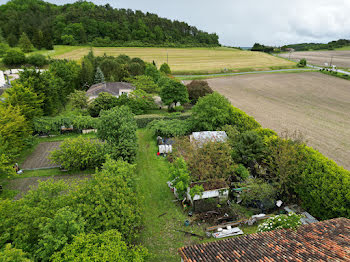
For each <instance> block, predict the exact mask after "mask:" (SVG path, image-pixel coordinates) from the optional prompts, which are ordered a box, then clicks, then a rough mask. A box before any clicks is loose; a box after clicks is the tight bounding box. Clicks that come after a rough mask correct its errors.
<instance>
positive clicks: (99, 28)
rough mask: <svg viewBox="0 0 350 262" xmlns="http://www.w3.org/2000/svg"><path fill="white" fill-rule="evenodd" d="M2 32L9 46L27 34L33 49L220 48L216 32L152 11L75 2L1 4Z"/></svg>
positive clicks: (38, 0)
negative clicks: (64, 3)
mask: <svg viewBox="0 0 350 262" xmlns="http://www.w3.org/2000/svg"><path fill="white" fill-rule="evenodd" d="M0 30H2V32H3V36H4V38H5V39H6V40H7V42H8V44H9V45H10V46H11V47H13V46H16V45H17V44H18V42H19V39H20V37H21V35H22V34H23V33H25V34H26V35H27V36H28V38H29V39H30V41H31V42H32V44H33V45H34V47H36V48H37V49H41V48H45V49H52V48H53V45H54V44H64V45H87V44H92V45H94V46H144V45H145V46H218V45H219V41H218V36H217V35H216V34H215V33H213V34H209V33H207V32H204V31H201V30H199V29H197V28H196V27H194V26H190V25H188V24H187V23H185V22H180V21H177V20H174V21H171V20H169V19H166V18H161V17H159V16H158V15H156V14H152V13H148V12H147V13H143V12H141V11H133V10H131V9H116V8H112V7H111V6H110V5H109V4H106V5H104V6H102V5H95V4H93V3H91V2H86V1H77V2H76V3H73V4H66V5H62V6H58V5H54V4H51V3H46V2H44V1H41V0H12V1H9V2H8V3H7V4H5V5H2V6H0Z"/></svg>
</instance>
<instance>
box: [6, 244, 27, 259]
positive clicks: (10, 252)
mask: <svg viewBox="0 0 350 262" xmlns="http://www.w3.org/2000/svg"><path fill="white" fill-rule="evenodd" d="M0 261H1V262H31V261H32V260H30V259H29V258H28V254H26V253H24V252H23V251H22V250H21V249H17V248H14V247H12V246H11V244H6V245H5V249H4V250H2V251H0Z"/></svg>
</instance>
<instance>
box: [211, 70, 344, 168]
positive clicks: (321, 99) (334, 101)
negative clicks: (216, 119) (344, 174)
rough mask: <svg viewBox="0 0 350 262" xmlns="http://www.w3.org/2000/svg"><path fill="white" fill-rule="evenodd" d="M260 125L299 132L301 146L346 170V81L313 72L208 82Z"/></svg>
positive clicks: (241, 77)
mask: <svg viewBox="0 0 350 262" xmlns="http://www.w3.org/2000/svg"><path fill="white" fill-rule="evenodd" d="M208 82H209V85H210V86H211V87H212V88H213V89H214V90H215V91H218V92H220V93H221V94H223V95H224V96H225V97H227V98H228V99H229V100H230V101H231V103H232V105H233V106H235V107H238V108H240V109H242V110H243V111H245V112H246V113H248V114H249V115H251V116H253V117H254V118H255V119H256V120H257V121H258V122H259V123H261V124H262V126H263V127H265V128H270V129H273V130H275V131H276V132H277V133H281V132H283V131H285V130H289V131H294V130H299V131H301V132H302V133H303V134H304V136H305V137H306V141H307V144H308V145H310V146H312V147H313V148H315V149H316V150H318V151H320V152H321V153H322V154H324V155H325V156H327V157H329V158H331V159H333V160H334V161H335V162H337V163H338V164H339V165H342V166H344V167H345V168H347V169H350V162H349V155H350V117H349V112H350V102H349V101H350V81H349V80H344V79H339V78H336V77H332V76H328V75H324V74H320V73H317V72H309V73H294V74H259V75H241V76H234V77H226V78H216V79H210V80H208Z"/></svg>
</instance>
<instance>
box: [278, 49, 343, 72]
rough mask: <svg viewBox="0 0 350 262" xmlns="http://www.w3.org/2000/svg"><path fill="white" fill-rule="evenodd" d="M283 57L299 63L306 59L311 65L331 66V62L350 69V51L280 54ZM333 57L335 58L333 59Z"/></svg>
mask: <svg viewBox="0 0 350 262" xmlns="http://www.w3.org/2000/svg"><path fill="white" fill-rule="evenodd" d="M280 56H281V57H284V58H289V57H290V59H292V60H295V61H298V60H300V59H302V58H305V59H306V61H307V62H308V63H309V64H313V65H318V66H325V63H328V65H330V63H331V61H332V64H333V65H336V66H337V67H342V68H346V69H349V68H350V51H306V52H293V53H291V54H290V56H289V53H286V54H280ZM332 57H333V58H332Z"/></svg>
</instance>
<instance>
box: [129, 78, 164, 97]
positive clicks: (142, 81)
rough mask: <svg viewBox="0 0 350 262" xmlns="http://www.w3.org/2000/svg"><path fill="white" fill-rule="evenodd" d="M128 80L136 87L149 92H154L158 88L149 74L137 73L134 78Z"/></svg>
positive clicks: (157, 90)
mask: <svg viewBox="0 0 350 262" xmlns="http://www.w3.org/2000/svg"><path fill="white" fill-rule="evenodd" d="M130 81H131V83H132V84H133V85H134V86H135V87H136V89H140V90H143V91H145V92H146V93H149V94H156V93H158V92H159V90H160V89H159V87H158V85H157V84H156V83H155V82H154V80H153V78H152V77H150V76H145V75H139V76H136V77H135V79H131V80H130Z"/></svg>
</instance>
